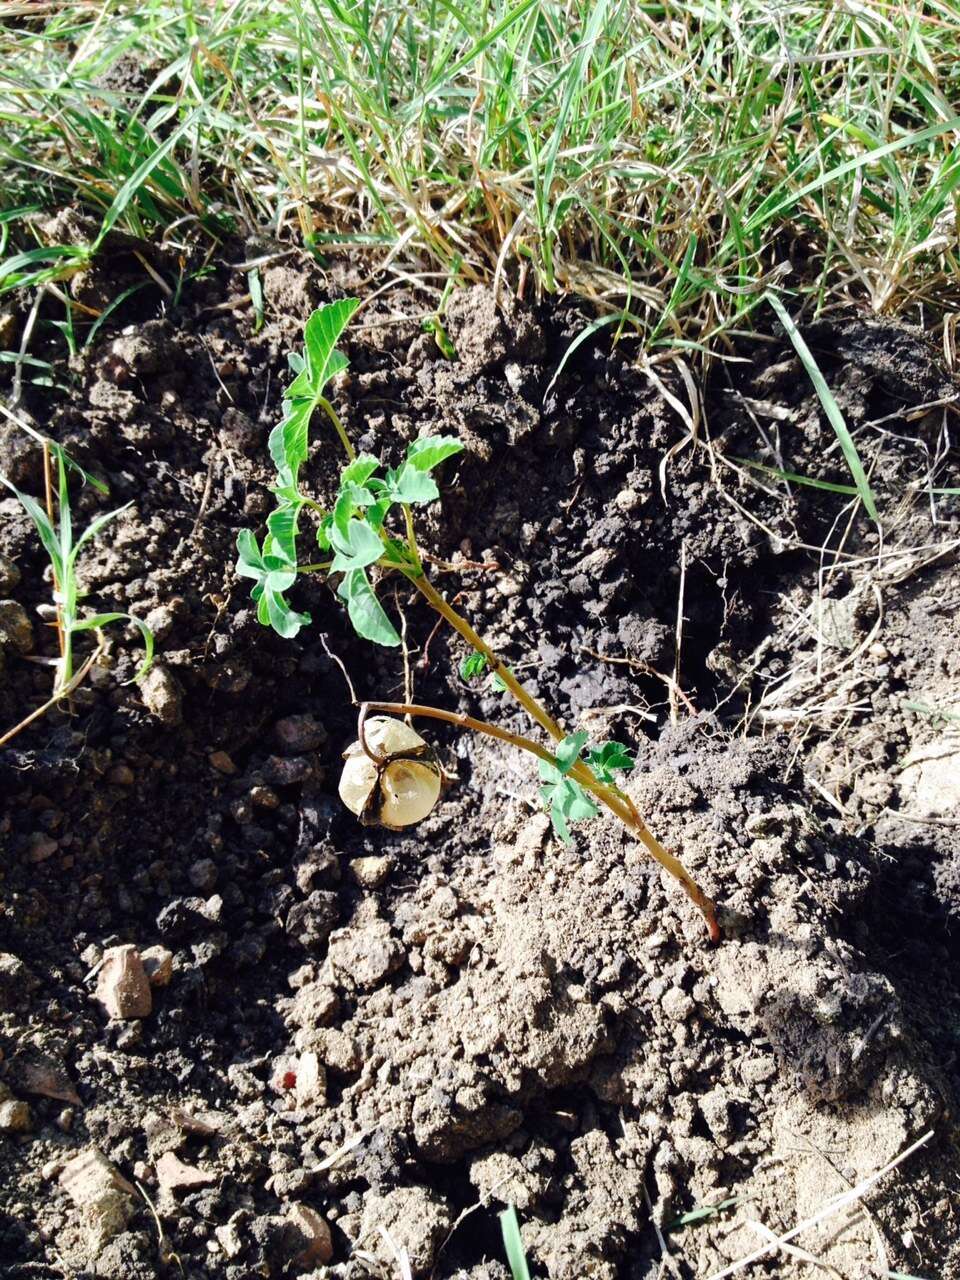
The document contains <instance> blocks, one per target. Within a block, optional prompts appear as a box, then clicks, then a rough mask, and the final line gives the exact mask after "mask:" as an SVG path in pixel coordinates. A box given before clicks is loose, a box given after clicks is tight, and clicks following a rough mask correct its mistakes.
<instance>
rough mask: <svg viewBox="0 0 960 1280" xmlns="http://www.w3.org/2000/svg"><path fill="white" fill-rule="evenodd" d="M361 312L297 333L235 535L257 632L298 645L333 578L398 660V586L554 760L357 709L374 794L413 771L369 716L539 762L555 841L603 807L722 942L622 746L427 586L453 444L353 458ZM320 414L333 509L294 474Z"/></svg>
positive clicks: (441, 440) (454, 719) (356, 622)
mask: <svg viewBox="0 0 960 1280" xmlns="http://www.w3.org/2000/svg"><path fill="white" fill-rule="evenodd" d="M358 306H359V303H358V302H357V301H356V300H355V299H343V300H341V301H339V302H334V303H331V304H330V305H329V306H326V307H322V308H320V309H319V310H318V311H315V312H314V313H313V315H312V316H311V317H310V318H309V320H308V321H307V324H306V328H305V331H304V344H305V345H304V351H303V354H302V355H291V356H290V366H291V369H292V371H293V374H294V377H293V381H292V382H291V383H290V385H289V387H288V388H287V390H286V392H285V394H284V397H283V410H282V415H281V421H280V423H279V424H278V425H277V426H276V427H275V428H274V429H273V431H272V432H271V433H270V438H269V450H270V455H271V457H272V459H273V462H274V465H275V466H276V469H277V480H276V485H275V488H274V490H273V492H274V495H275V498H276V507H275V508H274V510H273V511H272V512H271V513H270V515H269V516H268V517H267V532H266V535H265V536H264V538H263V541H262V543H259V542H258V541H257V539H256V537H255V536H254V534H253V533H252V532H251V531H250V530H249V529H246V530H243V531H242V532H241V534H240V535H239V537H238V539H237V551H238V562H237V572H238V573H239V574H240V575H241V576H243V577H247V578H250V579H252V580H253V587H252V590H251V594H252V597H253V599H254V601H255V602H256V605H257V616H258V618H259V620H260V622H261V623H263V624H264V625H265V626H271V627H272V628H273V629H274V630H275V631H276V632H277V634H278V635H281V636H284V637H285V638H288V639H289V638H292V637H293V636H295V635H297V633H298V632H299V630H300V628H301V627H303V626H305V625H306V624H308V623H309V622H310V618H309V615H307V614H305V613H300V612H297V611H296V609H294V608H293V607H292V606H291V604H290V603H289V601H288V599H287V594H288V592H289V591H290V590H291V589H292V588H293V587H294V585H295V583H296V581H297V578H298V576H299V575H300V574H302V573H324V574H329V575H336V576H337V578H338V585H337V595H338V596H339V598H340V599H341V600H342V601H343V602H344V604H345V606H346V609H347V614H348V616H349V618H350V621H351V623H352V625H353V628H354V630H355V631H356V633H357V634H358V635H359V636H361V637H362V638H363V639H365V640H369V641H371V642H372V643H374V644H378V645H383V646H385V647H388V648H396V647H398V646H399V645H400V643H401V640H400V636H399V635H398V633H397V629H396V627H395V626H394V624H393V622H392V621H391V620H390V618H389V616H388V615H387V613H386V611H385V610H384V608H383V606H382V605H381V603H380V601H379V599H378V598H377V594H376V590H375V585H374V582H373V581H371V574H372V573H377V574H378V575H385V574H389V573H397V574H400V575H401V576H402V577H403V578H405V579H406V580H407V581H408V582H409V583H411V584H412V585H413V586H414V587H415V588H416V589H417V590H418V591H419V592H420V594H421V595H422V596H423V597H424V598H425V600H426V601H427V603H428V604H429V605H430V606H431V607H432V608H433V609H434V610H436V612H437V613H438V614H439V615H440V617H441V618H443V619H445V620H446V621H447V622H448V623H449V624H450V625H451V626H452V627H453V629H454V630H455V631H456V632H457V633H458V634H459V635H460V636H461V638H462V639H463V640H465V641H466V643H467V645H468V648H469V653H468V655H467V656H466V658H465V659H464V661H463V662H462V663H461V665H460V673H461V675H462V676H463V678H464V679H465V680H469V679H472V678H475V677H477V676H479V675H481V674H483V673H484V672H486V671H489V672H490V674H491V676H492V677H493V678H494V679H495V680H497V681H498V682H499V683H500V685H502V687H503V689H504V690H505V691H506V692H507V693H509V694H510V695H511V696H512V697H513V698H514V699H515V700H516V702H518V703H519V705H520V706H521V707H522V708H523V709H524V710H525V711H526V712H527V714H528V715H529V717H530V719H531V720H532V721H533V722H534V723H535V724H536V725H538V726H539V727H540V728H541V729H543V730H544V731H545V732H546V733H547V734H548V735H549V737H550V738H551V739H552V740H553V750H552V751H549V750H547V749H546V748H545V747H543V746H541V745H540V744H539V743H537V742H534V741H532V740H531V739H529V738H525V737H522V736H520V735H518V734H514V733H510V732H508V731H507V730H504V729H500V728H498V727H497V726H496V725H491V724H488V723H486V722H484V721H480V720H475V719H474V718H473V717H470V716H461V715H458V714H457V713H455V712H450V711H443V710H441V709H440V708H437V707H425V706H422V705H412V704H401V703H383V702H376V703H374V702H369V703H364V704H363V705H362V707H361V716H360V743H359V746H360V748H361V749H362V751H363V752H364V753H365V754H366V756H367V757H368V759H369V760H370V761H371V762H372V765H373V766H374V767H373V768H372V769H371V770H370V773H369V778H370V786H371V788H373V787H376V786H379V787H380V788H381V789H384V788H386V789H389V788H394V791H396V788H397V786H398V782H397V778H396V776H395V774H396V771H394V773H393V774H392V775H391V778H389V779H388V778H387V775H386V770H387V769H388V768H389V766H390V765H391V764H392V763H395V762H396V761H398V760H400V759H405V760H409V759H410V753H409V751H399V752H394V753H393V754H392V755H381V754H380V753H378V751H377V750H376V749H374V748H373V747H372V746H371V745H370V743H369V742H368V741H367V739H366V737H365V734H364V720H365V717H366V715H367V713H368V712H370V711H392V712H393V713H395V714H397V715H411V716H425V717H431V718H433V719H439V720H446V721H448V722H449V723H453V724H457V725H459V726H461V727H463V728H466V729H470V730H472V731H474V732H477V733H484V734H487V735H489V736H491V737H495V738H499V739H501V740H502V741H506V742H510V743H512V744H513V745H514V746H516V747H519V748H520V749H521V750H524V751H528V752H529V753H531V754H532V755H535V756H536V757H537V758H538V761H539V768H540V777H541V781H542V783H543V786H542V788H541V796H542V798H543V801H544V803H545V804H546V806H547V808H548V810H549V812H550V816H551V818H552V820H553V824H554V827H555V828H556V831H557V833H558V835H559V836H560V837H561V839H563V840H565V841H568V840H570V839H571V836H570V830H569V823H570V822H573V821H578V820H582V819H586V818H592V817H595V816H596V815H597V813H598V812H599V806H600V805H603V806H605V807H606V808H607V809H609V810H610V811H611V812H612V813H615V814H616V815H617V817H618V818H619V819H620V820H621V821H622V822H623V823H624V824H625V825H626V826H627V827H628V828H629V829H630V830H631V831H632V832H633V833H634V834H636V835H637V836H639V838H640V839H641V841H642V842H643V843H644V845H645V846H646V848H647V849H648V851H649V852H650V853H651V855H652V856H653V857H654V858H655V859H656V860H657V861H658V862H660V864H661V865H662V866H664V867H665V868H666V869H667V870H668V871H669V872H670V873H671V874H672V875H674V876H675V877H676V878H677V879H678V880H679V881H680V883H681V884H682V885H683V888H684V890H685V891H686V893H687V894H688V895H689V897H690V898H691V899H692V900H693V901H694V902H695V903H696V904H697V906H698V907H699V908H700V910H701V911H702V912H703V915H704V917H705V918H706V920H707V923H708V926H709V929H710V934H711V937H713V938H716V937H718V936H719V929H718V926H717V923H716V912H715V907H714V904H713V903H712V902H711V901H710V899H709V898H707V897H706V896H705V895H704V894H703V892H702V891H701V890H700V889H699V888H698V887H697V886H696V885H695V884H694V882H693V881H692V880H691V878H690V876H689V875H688V874H687V872H686V871H685V869H684V868H683V866H682V865H681V864H680V863H679V862H678V861H677V859H676V858H674V857H673V855H672V854H671V853H669V852H668V851H667V850H666V849H664V848H663V846H662V845H661V844H660V843H659V841H658V840H656V839H655V838H654V836H653V835H652V834H651V833H650V832H649V831H648V829H647V827H646V825H645V824H644V822H643V820H642V818H641V817H640V815H639V813H637V810H636V808H635V806H634V805H633V802H632V801H631V800H630V798H629V797H628V796H627V795H626V793H625V792H624V791H623V790H621V789H620V787H619V786H618V785H617V781H616V778H617V775H618V774H620V773H624V772H627V771H629V770H630V769H631V768H632V767H633V763H634V762H633V757H632V755H631V754H630V752H629V750H628V749H627V748H626V747H625V746H623V745H622V744H621V743H618V742H605V743H602V744H600V745H598V746H595V747H593V748H592V749H589V748H588V746H587V735H586V734H585V733H575V734H567V733H565V732H564V730H563V729H562V728H561V727H560V725H559V724H558V723H557V721H556V720H554V719H553V717H552V716H551V715H550V714H549V713H548V712H547V711H546V710H545V708H544V707H543V706H541V704H540V703H539V702H538V701H537V700H536V699H535V698H534V697H533V696H532V695H531V694H530V693H529V692H528V690H527V689H525V688H524V687H523V685H522V684H521V683H520V682H519V681H518V680H517V678H516V676H515V675H514V673H513V672H512V671H511V670H510V668H509V667H508V666H506V665H505V664H504V663H503V662H502V661H501V660H500V658H499V657H498V656H497V655H496V654H495V653H494V651H493V650H492V649H491V648H490V646H489V645H488V644H486V642H485V641H484V640H482V639H481V637H480V636H479V635H478V634H477V633H476V631H474V629H473V627H472V626H471V625H470V623H469V622H468V621H467V620H466V619H465V618H464V617H462V616H461V615H460V614H459V613H458V612H457V611H456V610H455V609H454V608H453V607H452V606H451V605H450V604H449V603H448V602H447V600H446V599H445V598H444V597H443V596H442V595H441V594H440V592H438V591H437V590H436V588H435V587H434V586H433V585H432V584H431V582H430V581H429V579H428V577H427V575H426V573H425V571H424V565H423V557H422V555H421V552H420V548H419V545H418V543H417V537H416V532H415V528H414V510H415V509H416V508H417V507H421V506H424V505H426V504H428V503H431V502H435V501H436V500H437V499H438V498H439V496H440V489H439V486H438V484H437V481H436V479H435V478H434V474H433V473H434V472H435V471H436V470H437V468H438V467H440V466H441V464H442V463H444V462H446V461H447V460H449V459H451V458H454V457H455V456H456V455H457V454H459V453H460V452H461V451H462V449H463V446H462V445H461V444H460V442H459V440H457V439H455V438H453V437H451V436H427V437H421V438H420V439H418V440H414V441H413V442H412V443H411V444H409V445H408V446H407V449H406V451H405V453H404V456H403V458H402V460H401V461H400V463H399V464H398V465H396V466H392V467H391V466H386V465H385V464H384V463H383V461H382V460H381V459H380V458H378V457H375V456H374V455H373V454H369V453H364V454H360V455H357V453H356V451H355V449H354V448H353V445H352V444H351V442H350V440H349V438H348V436H347V433H346V431H345V430H344V427H343V424H342V423H341V422H340V419H339V417H338V416H337V414H336V412H335V410H334V408H333V406H332V405H331V404H330V401H329V400H328V399H327V397H326V396H325V394H324V392H325V388H326V385H327V383H328V381H329V380H330V378H331V377H333V376H334V375H335V374H336V373H339V372H341V371H342V370H343V369H344V368H346V364H347V361H346V358H345V357H344V356H343V355H342V354H341V353H340V352H339V351H338V350H337V348H336V343H337V341H338V339H339V338H340V335H341V334H342V332H343V330H344V329H345V327H346V325H347V324H348V322H349V321H350V319H351V317H352V316H353V314H354V312H355V311H356V309H357V307H358ZM318 408H319V409H322V410H323V412H324V413H325V414H326V416H327V417H328V418H329V420H330V421H331V423H332V424H333V427H334V430H335V431H336V434H337V436H338V438H339V441H340V444H341V445H342V447H343V450H344V453H345V454H346V459H347V460H346V464H345V465H344V467H343V469H342V470H341V473H340V481H339V485H338V488H337V492H336V494H335V496H334V498H333V501H332V504H331V505H330V507H329V509H326V508H324V507H323V506H322V505H321V504H319V503H318V502H316V501H314V500H313V499H312V498H310V497H308V496H307V495H306V494H305V493H304V492H303V491H302V490H301V488H300V470H301V468H302V466H303V464H304V463H305V461H306V460H307V456H308V453H309V428H310V421H311V418H312V416H313V413H314V411H315V410H316V409H318ZM304 511H309V512H312V513H313V514H314V516H315V517H316V528H315V531H314V538H315V540H316V542H317V544H318V546H319V548H320V552H321V554H322V555H324V556H325V558H324V559H323V560H321V561H318V562H315V563H308V564H301V563H300V560H299V553H298V538H299V536H300V529H299V522H300V518H301V516H302V514H303V513H304ZM355 771H356V770H355V767H354V772H355ZM402 772H403V775H404V779H403V781H404V785H409V786H410V787H411V788H413V787H414V785H415V784H414V777H413V775H414V772H415V771H413V770H410V769H407V770H404V771H402ZM371 800H372V793H371V796H370V797H367V798H366V799H365V798H364V797H363V796H361V797H359V799H358V798H357V796H356V795H355V794H354V790H353V787H351V807H353V808H354V812H357V813H360V814H361V815H367V814H371V813H374V812H377V811H383V808H384V806H383V805H379V806H378V805H376V804H373V803H371V802H368V801H371ZM384 802H385V804H386V807H387V809H388V810H389V811H390V812H391V813H395V812H398V811H400V809H402V806H399V805H398V795H397V794H390V795H386V794H385V795H384ZM410 812H416V813H420V816H423V814H422V812H421V806H420V805H419V804H415V805H413V806H412V808H411V810H410Z"/></svg>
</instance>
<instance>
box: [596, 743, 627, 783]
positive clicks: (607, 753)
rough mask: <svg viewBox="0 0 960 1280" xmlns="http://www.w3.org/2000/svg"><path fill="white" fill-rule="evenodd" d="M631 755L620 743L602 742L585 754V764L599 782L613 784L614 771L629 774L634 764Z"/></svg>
mask: <svg viewBox="0 0 960 1280" xmlns="http://www.w3.org/2000/svg"><path fill="white" fill-rule="evenodd" d="M636 763H637V762H636V760H635V759H634V757H633V755H632V753H631V752H630V750H629V748H628V747H625V746H624V745H623V743H622V742H604V743H603V744H602V746H599V747H594V748H593V750H591V751H588V752H587V764H588V765H589V766H590V768H591V769H592V770H593V772H594V774H595V775H596V777H597V780H598V781H599V782H606V783H608V784H610V785H614V784H615V781H616V780H615V778H614V776H613V775H614V771H618V772H621V773H629V772H630V770H631V769H632V768H633V766H634V765H635V764H636Z"/></svg>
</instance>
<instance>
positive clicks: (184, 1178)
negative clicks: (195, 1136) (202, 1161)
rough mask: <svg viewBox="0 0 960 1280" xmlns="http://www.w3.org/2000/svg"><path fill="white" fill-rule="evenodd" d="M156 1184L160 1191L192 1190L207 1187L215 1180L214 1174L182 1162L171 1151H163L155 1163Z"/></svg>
mask: <svg viewBox="0 0 960 1280" xmlns="http://www.w3.org/2000/svg"><path fill="white" fill-rule="evenodd" d="M156 1174H157V1185H158V1186H159V1187H160V1190H161V1191H169V1192H176V1191H192V1190H194V1189H195V1188H197V1187H209V1186H210V1184H211V1183H213V1182H216V1180H217V1179H216V1175H215V1174H212V1173H208V1172H206V1171H205V1170H203V1169H197V1168H196V1167H195V1166H194V1165H192V1164H184V1162H183V1161H182V1160H181V1159H180V1157H179V1156H178V1155H176V1154H175V1152H173V1151H165V1152H164V1153H163V1155H162V1156H161V1157H160V1159H159V1160H158V1161H157V1163H156Z"/></svg>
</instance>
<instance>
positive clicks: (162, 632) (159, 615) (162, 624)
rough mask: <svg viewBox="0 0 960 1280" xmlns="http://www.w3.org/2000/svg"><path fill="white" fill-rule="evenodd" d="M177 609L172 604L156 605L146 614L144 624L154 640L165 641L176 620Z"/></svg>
mask: <svg viewBox="0 0 960 1280" xmlns="http://www.w3.org/2000/svg"><path fill="white" fill-rule="evenodd" d="M177 612H178V611H177V609H176V608H175V607H174V606H173V605H172V604H158V605H157V606H156V608H154V609H151V610H150V612H149V613H148V614H147V617H146V623H147V626H148V627H149V628H150V630H151V631H152V632H153V636H154V639H155V640H165V639H166V637H167V636H168V635H169V634H170V632H171V631H172V629H173V624H174V623H175V622H176V620H177Z"/></svg>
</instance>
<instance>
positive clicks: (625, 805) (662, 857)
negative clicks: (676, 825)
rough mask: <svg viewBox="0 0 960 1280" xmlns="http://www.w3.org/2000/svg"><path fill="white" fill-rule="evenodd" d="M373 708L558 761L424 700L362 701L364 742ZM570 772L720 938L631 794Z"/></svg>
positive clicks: (713, 919)
mask: <svg viewBox="0 0 960 1280" xmlns="http://www.w3.org/2000/svg"><path fill="white" fill-rule="evenodd" d="M370 711H385V712H389V713H390V714H392V715H397V716H424V717H427V718H429V719H431V720H444V721H446V722H447V723H448V724H455V725H457V726H458V727H459V728H461V729H470V730H471V731H472V732H473V733H482V734H486V736H487V737H489V738H497V739H499V740H500V741H501V742H508V743H510V745H511V746H513V747H517V748H518V749H519V750H520V751H528V752H529V753H530V754H531V755H533V756H536V757H537V759H538V760H545V761H546V762H547V763H548V764H553V765H555V764H556V758H555V757H554V755H553V753H552V752H551V751H548V750H547V748H546V747H541V746H540V744H539V743H538V742H534V741H533V739H532V738H525V737H524V736H523V735H522V734H519V733H511V732H510V730H509V729H501V728H500V727H499V726H498V725H495V724H490V723H489V722H488V721H486V720H477V719H475V718H474V717H473V716H467V715H462V714H460V713H459V712H457V711H445V710H443V708H441V707H428V706H424V705H423V704H421V703H413V702H362V703H361V704H360V725H359V735H360V740H361V742H363V741H364V735H363V724H364V720H365V719H366V716H367V714H368V713H369V712H370ZM570 776H571V777H575V778H576V779H577V781H578V782H579V783H580V785H581V786H582V787H583V788H584V790H586V791H589V792H591V793H592V794H593V795H595V796H596V797H597V799H598V800H599V801H600V803H601V804H603V805H605V806H606V807H607V808H608V809H609V810H610V812H611V813H613V814H615V815H616V816H617V817H618V818H619V819H620V821H621V822H622V823H623V824H624V826H625V827H627V828H628V829H629V830H630V831H632V832H634V833H635V834H636V835H637V836H639V838H640V840H641V841H642V842H643V844H644V845H645V846H646V848H647V850H648V852H649V853H650V855H651V856H652V857H653V858H654V859H655V860H656V861H657V862H659V863H660V865H661V866H662V867H663V868H664V870H666V871H669V873H670V874H671V875H672V876H673V877H674V879H676V880H678V881H679V882H680V884H681V886H682V887H683V890H684V892H685V893H686V895H687V897H688V898H690V899H691V901H692V902H693V903H694V904H695V905H696V906H697V907H698V909H699V910H700V912H701V913H702V915H703V917H704V919H705V920H706V922H707V929H708V931H709V934H710V941H711V942H719V941H720V926H719V925H718V923H717V908H716V904H715V903H714V902H713V900H712V899H711V898H708V897H707V895H706V894H705V893H704V892H703V890H702V889H701V888H700V887H699V885H697V884H696V882H695V881H694V880H693V879H692V878H691V876H690V875H689V873H688V872H687V870H686V868H685V867H684V865H683V863H682V862H680V860H679V859H678V858H675V857H674V855H673V854H672V853H671V852H670V851H669V850H668V849H665V848H664V847H663V845H662V844H661V843H660V841H659V840H657V839H656V837H655V836H654V835H652V834H651V832H650V830H649V829H648V828H647V825H646V823H645V822H644V821H643V819H642V818H641V817H640V814H639V813H638V812H637V808H636V806H635V805H634V803H633V801H632V800H631V799H630V797H629V796H626V795H624V793H623V792H622V791H620V790H618V789H617V788H616V787H611V786H608V785H607V784H606V783H603V782H600V781H599V780H598V779H597V778H595V777H594V775H593V772H592V771H591V770H590V769H589V768H588V767H587V766H586V765H585V764H583V763H582V762H580V763H578V764H577V765H575V766H574V767H573V768H572V769H571V770H570Z"/></svg>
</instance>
